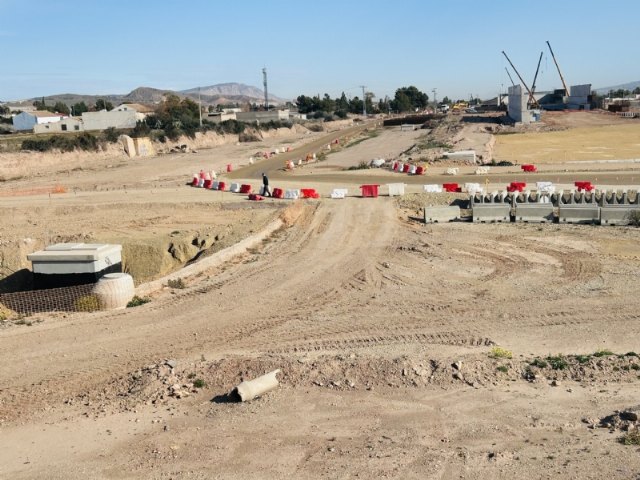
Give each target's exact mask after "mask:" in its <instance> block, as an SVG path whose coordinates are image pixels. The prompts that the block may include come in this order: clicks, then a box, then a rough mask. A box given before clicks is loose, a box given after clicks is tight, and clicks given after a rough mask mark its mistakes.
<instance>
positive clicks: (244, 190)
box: [240, 183, 252, 193]
mask: <svg viewBox="0 0 640 480" xmlns="http://www.w3.org/2000/svg"><path fill="white" fill-rule="evenodd" d="M251 190H252V188H251V185H248V184H246V183H243V184H242V185H240V193H251Z"/></svg>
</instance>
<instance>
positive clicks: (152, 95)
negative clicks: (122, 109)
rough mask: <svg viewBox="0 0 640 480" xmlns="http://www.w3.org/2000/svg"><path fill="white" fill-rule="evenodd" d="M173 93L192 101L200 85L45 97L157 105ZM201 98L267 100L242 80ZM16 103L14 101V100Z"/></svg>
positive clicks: (207, 90) (203, 90) (204, 91)
mask: <svg viewBox="0 0 640 480" xmlns="http://www.w3.org/2000/svg"><path fill="white" fill-rule="evenodd" d="M169 93H171V94H174V95H178V96H179V97H188V98H191V99H192V100H197V99H198V87H195V88H190V89H188V90H182V91H174V90H161V89H157V88H152V87H138V88H136V89H134V90H132V91H131V92H129V93H127V94H125V95H119V94H112V95H80V94H75V93H62V94H58V95H49V96H46V97H44V99H45V102H46V103H47V105H53V104H54V103H56V102H63V103H65V104H67V105H69V106H71V105H73V104H74V103H78V102H85V103H86V104H87V105H89V106H91V105H94V104H95V103H96V101H97V100H98V99H99V98H103V99H105V100H108V101H110V102H111V103H113V104H114V105H119V104H121V103H126V102H131V103H145V104H150V105H152V104H157V103H160V102H161V101H162V97H163V96H164V95H166V94H169ZM41 99H42V97H34V98H31V99H29V100H26V101H23V102H22V103H24V104H25V105H31V104H32V103H33V102H34V101H35V100H41ZM200 99H201V101H202V104H203V105H219V104H231V103H262V102H264V92H263V91H262V90H261V89H259V88H257V87H253V86H251V85H244V84H242V83H220V84H217V85H209V86H208V87H200ZM286 102H287V100H285V99H282V98H280V97H278V96H276V95H271V94H269V103H271V104H275V105H279V104H284V103H286ZM13 103H15V102H13Z"/></svg>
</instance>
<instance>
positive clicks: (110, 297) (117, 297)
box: [93, 273, 135, 310]
mask: <svg viewBox="0 0 640 480" xmlns="http://www.w3.org/2000/svg"><path fill="white" fill-rule="evenodd" d="M93 294H94V295H95V296H96V297H97V298H98V303H99V304H100V308H101V309H102V310H114V309H117V308H125V307H126V306H127V303H129V302H130V301H131V299H132V298H133V296H134V295H135V287H134V285H133V278H132V277H131V275H129V274H128V273H107V274H106V275H104V276H103V277H102V278H101V279H100V280H98V283H96V286H95V287H93Z"/></svg>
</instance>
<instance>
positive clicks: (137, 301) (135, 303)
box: [127, 295, 151, 308]
mask: <svg viewBox="0 0 640 480" xmlns="http://www.w3.org/2000/svg"><path fill="white" fill-rule="evenodd" d="M150 301H151V299H150V298H148V297H139V296H137V295H136V296H134V297H133V298H132V299H131V300H130V301H129V303H127V308H133V307H139V306H140V305H144V304H145V303H149V302H150Z"/></svg>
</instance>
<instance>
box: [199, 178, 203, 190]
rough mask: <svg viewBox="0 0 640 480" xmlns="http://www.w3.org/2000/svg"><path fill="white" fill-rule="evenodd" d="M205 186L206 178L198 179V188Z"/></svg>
mask: <svg viewBox="0 0 640 480" xmlns="http://www.w3.org/2000/svg"><path fill="white" fill-rule="evenodd" d="M202 187H204V178H200V179H198V188H202Z"/></svg>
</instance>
